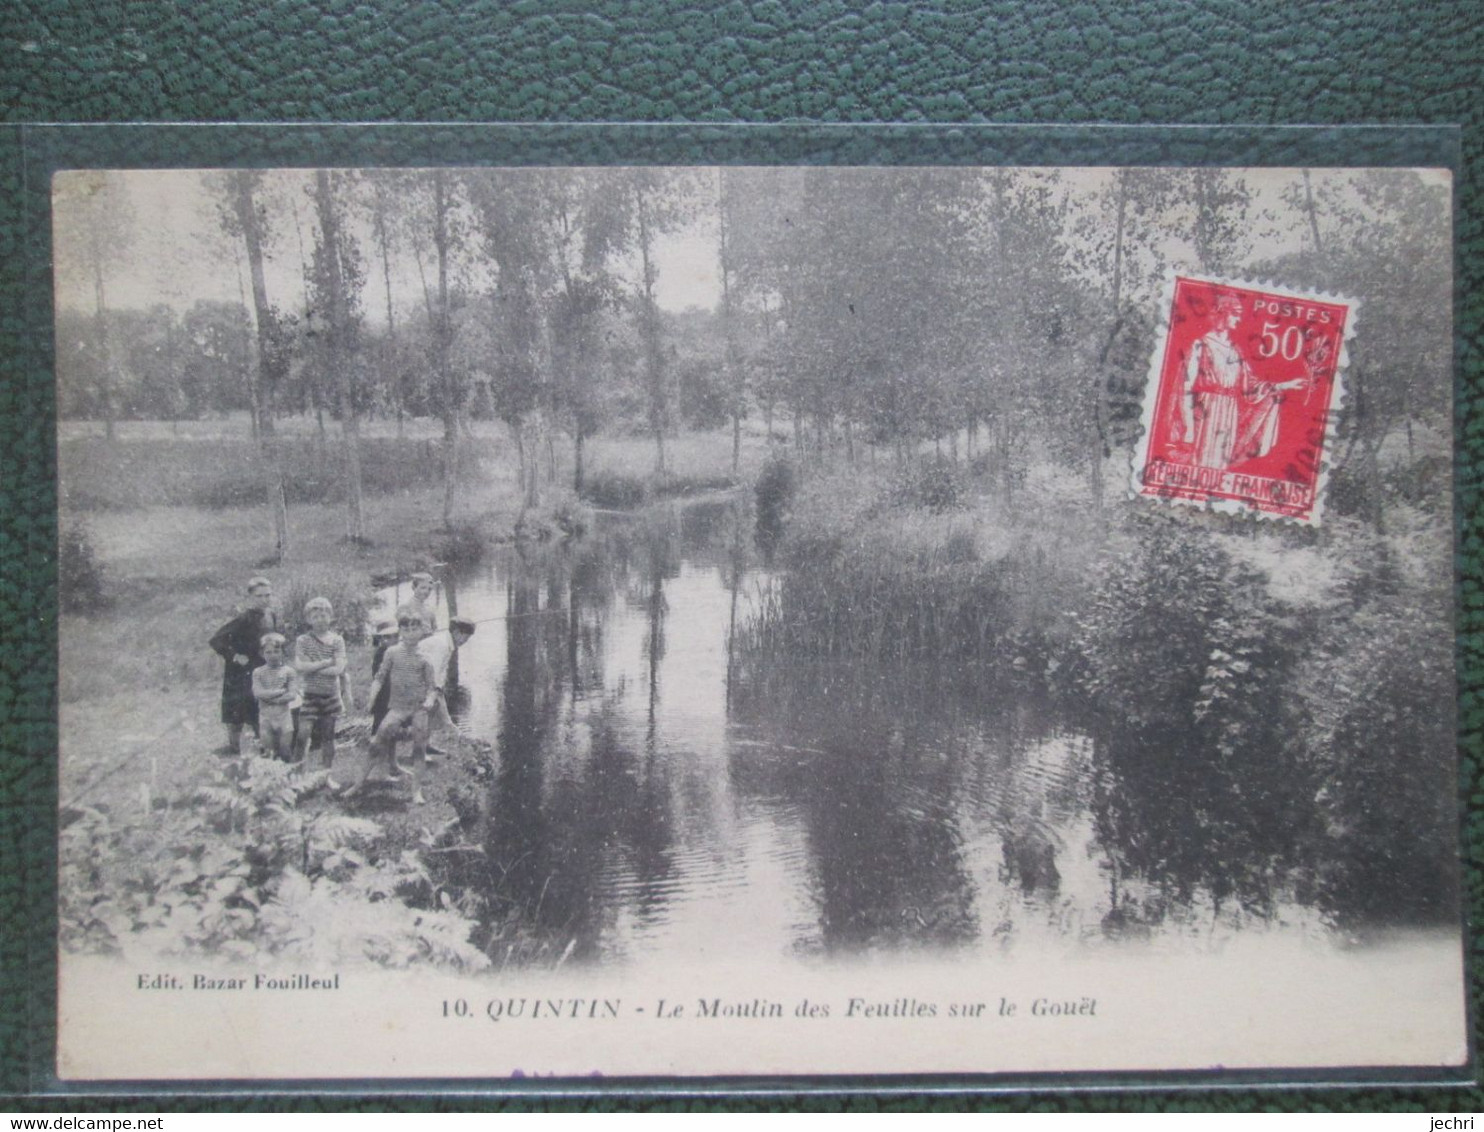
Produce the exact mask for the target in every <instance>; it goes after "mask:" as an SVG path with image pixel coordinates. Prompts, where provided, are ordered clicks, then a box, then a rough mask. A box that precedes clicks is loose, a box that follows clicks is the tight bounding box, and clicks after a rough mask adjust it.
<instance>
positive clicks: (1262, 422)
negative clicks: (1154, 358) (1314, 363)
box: [1180, 294, 1307, 469]
mask: <svg viewBox="0 0 1484 1132" xmlns="http://www.w3.org/2000/svg"><path fill="white" fill-rule="evenodd" d="M1241 321H1242V301H1241V300H1240V299H1238V298H1237V297H1236V296H1235V295H1231V294H1221V295H1218V296H1217V297H1216V308H1215V310H1214V312H1213V314H1212V326H1211V329H1210V330H1208V331H1207V332H1206V333H1205V334H1204V335H1203V336H1202V337H1200V338H1198V339H1196V341H1195V343H1194V344H1193V345H1192V346H1191V349H1190V357H1189V359H1188V360H1187V362H1186V367H1185V393H1184V396H1182V397H1181V398H1180V419H1181V423H1182V424H1183V425H1184V439H1185V442H1186V443H1187V444H1192V445H1193V446H1194V459H1195V462H1196V463H1197V464H1199V465H1201V466H1202V467H1207V468H1223V469H1224V468H1230V467H1231V466H1232V465H1233V464H1237V463H1240V462H1241V461H1243V460H1251V459H1256V458H1260V457H1262V456H1266V455H1267V454H1268V453H1269V452H1271V451H1272V449H1273V445H1274V444H1276V443H1277V440H1278V407H1279V405H1280V404H1281V403H1282V400H1283V399H1282V396H1281V394H1282V393H1284V392H1286V391H1287V390H1290V389H1301V388H1303V387H1304V386H1305V385H1306V384H1307V382H1306V381H1305V380H1304V379H1303V378H1296V379H1294V380H1292V381H1284V382H1279V383H1276V384H1274V383H1272V382H1267V381H1259V380H1258V378H1257V376H1256V375H1255V374H1254V373H1253V372H1252V367H1251V366H1250V365H1248V363H1247V359H1245V358H1244V357H1242V352H1241V350H1240V349H1238V348H1237V344H1236V343H1235V342H1233V341H1232V331H1234V330H1235V329H1236V328H1237V325H1238V323H1240V322H1241Z"/></svg>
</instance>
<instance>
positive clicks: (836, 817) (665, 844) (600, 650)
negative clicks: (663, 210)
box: [446, 502, 1319, 962]
mask: <svg viewBox="0 0 1484 1132" xmlns="http://www.w3.org/2000/svg"><path fill="white" fill-rule="evenodd" d="M747 523H748V519H747V516H746V515H745V514H744V513H743V512H742V511H741V510H740V509H739V508H737V507H735V506H733V505H732V504H730V503H727V502H722V503H720V504H713V505H708V506H693V507H679V506H677V507H672V508H668V509H657V510H653V511H650V512H647V513H645V514H644V515H642V516H634V517H627V518H625V517H614V518H612V519H609V520H606V521H604V522H603V523H602V524H601V525H600V527H599V529H598V530H597V531H595V532H593V533H591V534H589V535H588V536H586V537H584V538H581V539H577V540H573V541H572V542H570V543H567V544H563V545H557V546H548V547H537V548H523V549H512V550H509V551H508V552H506V553H505V554H504V556H503V557H501V558H500V559H498V560H497V561H496V562H494V563H493V564H492V565H490V566H487V567H485V568H483V569H481V570H477V571H473V572H470V573H468V574H466V575H463V576H461V577H459V578H457V579H454V580H453V581H452V584H450V585H449V586H448V588H447V600H448V603H449V605H450V608H452V606H453V604H454V602H455V601H456V602H457V603H458V607H459V608H458V611H459V612H460V613H461V614H462V615H463V616H466V617H470V618H474V619H476V620H483V619H486V618H503V620H494V621H491V622H490V623H489V624H488V625H487V626H486V627H485V628H483V629H481V632H480V633H479V634H477V635H476V637H475V638H474V640H473V641H472V642H471V643H470V644H469V645H468V646H466V647H465V649H464V653H463V656H462V672H461V675H462V679H463V682H464V684H465V688H466V691H467V709H466V710H465V711H464V713H463V715H462V722H463V725H464V726H465V727H466V729H467V730H468V731H469V732H470V733H471V734H472V735H474V736H475V737H476V738H483V739H487V740H489V741H490V742H491V744H492V754H491V763H490V774H489V776H488V780H487V786H485V787H483V789H484V790H485V793H486V796H485V797H484V798H483V799H482V802H481V805H480V807H479V809H480V812H481V815H482V816H481V818H480V821H481V822H482V826H481V828H480V830H479V832H478V840H479V841H480V843H481V845H482V848H483V854H482V855H480V856H478V857H473V856H470V857H467V858H466V857H457V858H450V860H449V862H448V864H447V865H446V867H447V868H448V869H449V870H450V874H451V876H450V879H451V880H453V881H454V882H455V883H457V884H460V885H465V886H468V887H470V888H471V889H473V890H475V891H477V892H479V893H480V894H482V896H483V898H484V902H483V908H484V917H485V920H486V926H487V932H488V937H489V940H490V947H491V950H492V953H493V954H494V957H495V958H496V960H497V962H498V961H519V960H520V959H521V958H522V957H530V958H535V957H537V956H541V957H545V958H546V959H547V960H550V959H551V958H552V957H555V956H562V955H565V956H566V957H567V958H568V959H569V960H570V961H574V962H580V961H600V960H602V961H611V960H614V959H621V958H622V959H632V960H645V961H664V960H665V959H666V958H667V957H671V956H673V957H685V958H690V957H693V956H694V955H696V954H698V953H699V952H701V951H704V952H705V953H706V954H708V955H709V956H711V957H712V958H717V957H724V956H726V955H728V954H735V955H736V956H738V957H742V956H746V957H757V956H766V955H769V954H804V955H822V954H842V953H851V954H854V953H860V952H871V951H876V950H890V951H899V950H901V949H924V948H932V949H939V948H954V949H963V948H984V949H995V950H998V949H1006V948H1017V947H1033V948H1039V949H1044V948H1060V949H1066V948H1074V947H1087V946H1098V945H1100V944H1101V943H1103V942H1105V941H1107V940H1110V939H1112V940H1120V939H1126V938H1129V937H1137V936H1147V935H1150V934H1152V933H1156V932H1177V933H1181V932H1183V933H1189V934H1194V933H1196V932H1204V933H1207V934H1208V935H1209V933H1211V932H1212V931H1213V930H1214V927H1215V925H1216V922H1217V920H1218V919H1222V922H1223V923H1225V924H1226V925H1227V926H1228V927H1237V926H1240V924H1239V923H1238V920H1239V919H1241V917H1246V918H1247V921H1244V922H1248V921H1251V920H1252V919H1260V918H1264V917H1266V918H1268V919H1273V918H1275V911H1276V910H1281V911H1282V916H1281V917H1278V918H1281V919H1283V920H1284V921H1285V922H1287V923H1298V924H1300V925H1301V926H1302V925H1306V924H1308V925H1314V926H1316V928H1317V925H1318V924H1319V919H1318V916H1317V914H1313V913H1309V912H1307V911H1306V910H1305V909H1304V908H1303V907H1302V906H1301V902H1300V903H1299V904H1295V903H1294V900H1295V899H1296V894H1295V893H1294V892H1292V891H1289V890H1287V889H1280V888H1279V887H1278V886H1276V885H1266V886H1264V885H1263V884H1262V883H1260V882H1261V881H1262V880H1264V879H1265V878H1269V877H1271V876H1272V875H1273V874H1272V872H1271V870H1269V869H1268V864H1269V861H1268V859H1267V858H1265V857H1264V856H1263V853H1264V852H1265V843H1264V842H1263V841H1262V838H1263V837H1264V836H1266V834H1265V832H1264V831H1262V830H1258V831H1248V834H1247V835H1246V836H1248V837H1249V842H1250V843H1251V845H1252V852H1251V853H1250V854H1249V857H1250V860H1249V861H1248V862H1247V863H1246V864H1244V863H1242V862H1236V863H1235V865H1234V863H1233V861H1232V860H1231V859H1230V856H1228V857H1226V858H1223V859H1222V860H1221V861H1217V860H1216V859H1215V858H1214V857H1213V856H1212V855H1211V853H1210V852H1209V850H1207V849H1203V848H1202V847H1201V844H1200V838H1199V837H1198V836H1195V835H1193V833H1192V829H1193V828H1194V827H1193V826H1192V824H1191V822H1192V820H1194V819H1192V818H1191V817H1190V816H1189V815H1185V814H1183V813H1181V812H1180V810H1179V808H1178V807H1173V806H1172V805H1171V804H1170V797H1171V794H1170V790H1171V787H1170V783H1171V781H1172V779H1171V778H1170V776H1171V775H1175V776H1176V777H1178V767H1176V766H1175V765H1174V764H1173V763H1169V762H1164V763H1161V764H1160V765H1159V766H1153V765H1150V766H1147V767H1141V765H1140V764H1138V762H1137V759H1138V758H1140V757H1142V758H1146V759H1147V758H1151V757H1154V756H1151V755H1149V754H1148V753H1147V752H1145V753H1143V754H1137V753H1129V752H1123V753H1122V755H1121V757H1117V756H1118V752H1117V751H1116V750H1115V749H1114V748H1113V747H1111V746H1110V745H1109V744H1108V742H1107V740H1106V737H1103V738H1100V739H1099V742H1096V743H1095V742H1094V741H1093V739H1092V738H1091V737H1090V735H1089V733H1088V732H1087V730H1086V729H1085V728H1084V727H1081V726H1077V725H1075V724H1074V723H1073V721H1071V720H1069V718H1068V717H1067V712H1066V709H1065V707H1064V706H1058V705H1057V704H1056V703H1055V702H1054V701H1053V699H1052V698H1051V697H1050V696H1049V695H1048V694H1047V693H1046V692H1045V691H1044V689H1041V688H1038V687H1037V686H1035V685H1034V684H1033V683H1030V682H1027V681H1024V680H1020V681H1019V682H1017V678H1016V677H1015V676H1014V674H1010V676H1008V677H1006V676H1003V675H1001V676H996V675H994V674H991V673H988V672H976V671H970V670H965V669H961V668H960V669H950V670H943V669H940V668H935V667H933V666H931V665H922V666H918V667H916V668H902V667H893V668H889V669H888V668H872V667H871V666H864V665H860V664H840V663H824V662H811V663H807V664H791V665H777V664H775V665H771V666H770V665H766V664H764V663H762V662H761V661H760V660H759V658H758V657H757V655H755V654H753V653H750V652H749V651H748V650H747V649H743V648H739V647H737V645H736V641H737V626H738V625H739V624H741V623H743V622H745V620H746V618H747V617H748V614H749V610H750V608H751V606H752V604H753V603H754V602H755V601H757V600H758V598H759V595H761V594H764V593H766V592H767V589H768V586H769V585H770V584H771V580H770V578H769V576H768V574H767V572H766V571H765V570H764V569H763V568H762V567H761V566H760V565H759V564H758V563H757V562H756V561H754V560H753V556H755V555H756V554H757V551H756V549H755V544H754V543H753V541H752V538H751V530H750V528H749V527H748V525H747ZM1146 772H1147V773H1146ZM1204 797H1205V798H1206V799H1207V802H1206V803H1205V805H1206V806H1207V809H1208V811H1209V809H1210V808H1211V807H1212V806H1217V805H1219V798H1216V796H1215V795H1213V794H1211V793H1210V792H1209V791H1208V792H1207V794H1206V795H1204ZM1196 817H1197V818H1198V819H1199V820H1200V821H1206V822H1208V823H1209V821H1210V820H1211V819H1212V814H1211V813H1210V812H1206V813H1202V814H1199V815H1196ZM1217 817H1219V815H1217ZM1226 844H1227V845H1235V844H1238V841H1237V840H1234V839H1231V838H1228V839H1227V842H1226ZM1234 868H1235V869H1236V873H1237V874H1239V875H1240V876H1241V877H1242V878H1244V879H1243V880H1242V882H1241V883H1242V885H1243V886H1244V888H1243V892H1244V894H1245V896H1246V897H1247V899H1244V901H1241V902H1232V901H1230V900H1228V899H1226V897H1228V896H1229V894H1230V888H1231V886H1230V883H1229V882H1223V881H1222V879H1221V878H1222V877H1223V876H1230V875H1233V869H1234ZM1243 870H1245V871H1243ZM1223 883H1227V888H1225V889H1223V888H1222V884H1223ZM1254 893H1260V894H1261V897H1262V898H1261V899H1257V898H1255V897H1253V894H1254ZM1297 895H1301V894H1297ZM1223 917H1224V919H1223Z"/></svg>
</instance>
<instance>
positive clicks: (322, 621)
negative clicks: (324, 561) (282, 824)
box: [294, 597, 346, 790]
mask: <svg viewBox="0 0 1484 1132" xmlns="http://www.w3.org/2000/svg"><path fill="white" fill-rule="evenodd" d="M334 616H335V610H334V607H332V606H331V605H330V602H329V599H328V598H323V597H317V598H314V599H313V600H312V601H310V602H309V604H307V605H306V606H305V607H304V617H305V619H306V620H308V622H309V632H307V633H300V634H299V639H298V640H297V641H295V642H294V670H295V671H296V672H297V673H298V674H299V681H300V688H301V693H300V694H301V696H302V698H303V706H302V707H301V708H300V709H299V734H298V737H297V740H296V742H297V747H298V749H297V750H296V751H295V755H296V756H297V757H298V759H299V760H300V761H302V762H303V764H304V770H305V771H308V770H310V769H311V768H310V764H309V747H310V744H311V743H312V744H314V745H315V746H317V747H319V749H320V758H321V761H322V762H323V763H324V769H325V770H330V769H331V768H332V767H334V765H335V722H336V720H337V719H339V718H340V712H341V710H342V709H341V703H340V677H341V675H342V674H343V673H344V672H345V659H346V658H345V638H344V637H342V636H341V635H340V634H339V633H337V632H335V630H334V629H332V628H331V627H330V623H331V621H332V620H333V619H334ZM329 786H330V789H332V790H335V789H338V788H339V784H338V783H337V782H336V781H335V780H334V779H333V778H331V779H330V781H329Z"/></svg>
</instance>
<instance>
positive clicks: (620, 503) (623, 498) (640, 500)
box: [581, 471, 649, 511]
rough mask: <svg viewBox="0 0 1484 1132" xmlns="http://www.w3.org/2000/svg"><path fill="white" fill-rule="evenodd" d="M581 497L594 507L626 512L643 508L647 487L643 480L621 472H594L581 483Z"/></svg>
mask: <svg viewBox="0 0 1484 1132" xmlns="http://www.w3.org/2000/svg"><path fill="white" fill-rule="evenodd" d="M581 495H582V498H583V499H584V500H586V501H587V502H588V503H591V504H592V505H593V506H594V507H601V508H604V509H606V510H610V511H628V510H632V509H633V508H635V507H641V506H643V504H644V500H645V499H646V498H648V495H649V487H648V485H647V484H646V483H645V481H644V480H642V479H639V478H637V477H635V476H628V475H624V474H623V473H622V472H610V471H596V472H590V473H589V474H588V476H587V477H586V478H585V479H584V480H583V481H582V493H581Z"/></svg>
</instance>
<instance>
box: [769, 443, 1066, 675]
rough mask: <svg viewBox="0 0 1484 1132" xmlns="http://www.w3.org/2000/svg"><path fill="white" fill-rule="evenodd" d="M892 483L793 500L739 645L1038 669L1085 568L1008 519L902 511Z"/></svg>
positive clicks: (821, 482)
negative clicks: (770, 573) (769, 577)
mask: <svg viewBox="0 0 1484 1132" xmlns="http://www.w3.org/2000/svg"><path fill="white" fill-rule="evenodd" d="M900 482H901V481H900V479H899V478H896V477H892V476H881V477H873V476H871V475H869V474H864V473H861V472H857V473H855V474H853V475H839V476H829V477H822V478H820V479H816V480H811V481H810V482H809V483H808V484H807V485H805V486H804V487H803V488H801V489H800V492H799V498H798V503H797V506H796V507H795V508H794V510H793V513H792V515H791V517H790V519H789V522H788V525H787V529H786V531H785V533H784V535H783V537H782V540H781V543H780V545H779V548H778V553H777V557H776V559H775V562H776V565H777V567H778V572H777V575H776V577H775V578H774V579H773V581H772V583H771V584H770V585H768V586H766V587H765V588H764V589H763V591H762V592H761V593H759V594H758V595H757V597H756V600H755V601H754V603H753V616H752V617H751V619H750V620H749V622H748V623H747V625H746V626H745V629H744V641H745V644H746V645H747V646H749V647H750V648H752V649H754V650H759V651H761V652H764V653H771V654H783V655H787V656H791V657H799V658H805V657H831V658H858V659H869V660H874V661H884V662H899V661H909V660H910V661H921V660H932V661H954V662H968V663H979V662H987V663H1007V664H1014V665H1015V666H1016V667H1017V668H1022V667H1027V666H1029V667H1031V668H1033V669H1036V670H1038V671H1041V670H1044V668H1045V665H1046V663H1047V661H1048V660H1049V659H1050V658H1051V657H1052V655H1053V653H1054V648H1055V646H1056V644H1057V642H1059V641H1065V640H1067V639H1069V637H1070V635H1071V626H1070V624H1069V623H1068V618H1067V616H1066V612H1065V611H1066V610H1069V609H1072V608H1075V607H1076V605H1077V604H1078V600H1079V595H1080V590H1081V582H1080V579H1079V577H1078V574H1077V570H1078V566H1077V563H1078V562H1079V561H1080V558H1081V556H1080V555H1074V554H1067V553H1056V552H1055V551H1053V550H1051V549H1049V548H1048V546H1047V544H1046V536H1040V537H1037V536H1034V535H1032V534H1030V533H1029V532H1027V531H1024V530H1021V529H1018V526H1017V524H1015V523H1014V522H1013V521H1010V520H1007V519H1006V518H1005V517H1004V516H1002V515H996V514H993V513H989V512H984V511H969V510H963V509H958V510H952V511H950V510H938V509H936V508H934V507H929V506H925V505H924V504H923V503H922V502H921V501H918V502H916V503H914V504H907V503H904V502H903V501H902V497H901V495H900ZM963 494H967V492H964V493H963ZM1057 537H1060V536H1059V535H1058V536H1057Z"/></svg>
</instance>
